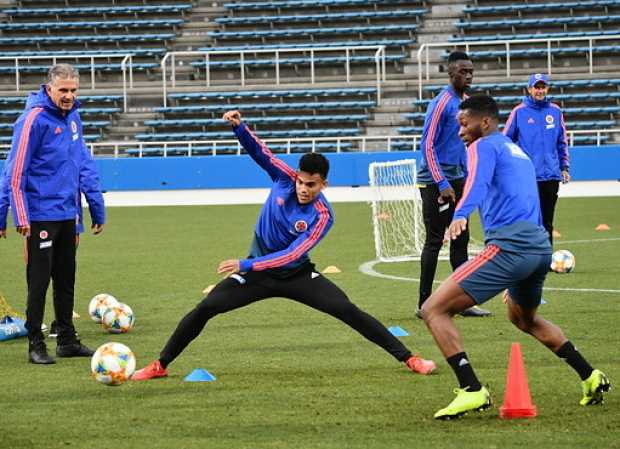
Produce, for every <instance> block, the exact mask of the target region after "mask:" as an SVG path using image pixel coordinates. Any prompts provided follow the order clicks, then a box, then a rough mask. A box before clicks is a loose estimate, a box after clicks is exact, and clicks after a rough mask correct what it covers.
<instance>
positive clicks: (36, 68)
mask: <svg viewBox="0 0 620 449" xmlns="http://www.w3.org/2000/svg"><path fill="white" fill-rule="evenodd" d="M73 67H75V68H76V69H78V70H84V71H85V72H87V71H90V70H91V68H94V69H95V71H97V72H120V71H121V70H122V64H121V63H120V62H118V63H99V62H98V63H95V64H93V66H92V67H91V65H90V64H82V63H80V64H73ZM156 67H159V64H157V63H155V62H134V63H133V64H132V70H133V71H134V72H143V71H148V70H151V69H154V68H156ZM49 68H50V66H49V64H48V65H31V64H24V63H23V62H22V64H21V65H20V67H19V70H20V72H29V73H47V71H48V70H49ZM0 73H10V74H14V73H15V65H14V64H13V65H8V66H0Z"/></svg>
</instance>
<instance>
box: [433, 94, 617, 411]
mask: <svg viewBox="0 0 620 449" xmlns="http://www.w3.org/2000/svg"><path fill="white" fill-rule="evenodd" d="M459 109H460V112H459V115H458V120H459V123H460V132H459V134H460V135H461V137H462V138H463V140H464V141H465V143H467V144H469V147H468V149H467V161H468V162H467V171H468V175H467V182H466V183H465V187H464V191H463V198H462V199H461V201H460V202H459V203H458V204H457V206H456V211H455V212H454V219H453V221H452V223H451V224H450V226H449V227H448V230H447V231H446V238H449V239H454V238H457V237H458V236H459V234H460V233H462V232H463V231H464V230H465V229H466V227H467V222H468V219H469V216H470V215H471V213H472V212H474V210H475V209H476V208H480V217H481V221H482V227H483V229H484V234H485V244H486V247H485V249H484V250H483V251H482V252H481V253H480V254H479V255H478V256H476V257H475V258H474V259H472V260H470V261H469V262H467V263H465V264H463V265H461V266H460V267H459V269H458V270H456V271H455V272H454V273H453V274H452V276H450V277H449V278H448V279H447V280H445V281H444V282H443V283H442V284H441V286H440V287H439V288H438V289H437V290H436V291H435V293H433V295H432V296H431V297H430V298H429V300H428V301H427V302H426V303H425V304H424V307H423V308H422V314H423V316H424V320H425V322H426V325H427V326H428V328H429V330H430V331H431V333H432V334H433V337H434V338H435V341H436V342H437V345H438V346H439V348H440V349H441V351H442V353H443V355H444V357H446V360H447V362H448V364H449V365H450V367H451V368H452V369H453V371H454V373H455V375H456V377H457V379H458V381H459V384H460V388H458V389H457V390H455V391H456V394H457V397H456V398H455V399H454V400H453V401H452V403H450V404H449V405H448V406H447V407H446V408H443V409H441V410H439V411H438V412H437V413H436V414H435V418H437V419H451V418H456V417H459V416H461V415H463V414H465V413H467V412H468V411H472V410H482V409H485V408H487V407H489V406H490V405H491V399H490V395H489V392H488V390H487V389H486V388H485V387H483V386H482V385H481V384H480V381H479V380H478V378H477V377H476V374H475V373H474V370H473V368H472V367H471V364H470V362H469V360H468V357H467V354H465V352H464V350H463V344H462V340H461V337H460V335H459V332H458V330H457V328H456V326H455V325H454V323H453V321H452V316H453V315H454V314H456V313H459V312H460V311H462V310H465V309H466V308H468V307H471V306H472V305H473V304H481V303H484V302H485V301H488V300H489V299H491V298H492V297H494V296H495V295H497V294H498V293H500V292H502V291H505V290H506V289H507V293H506V299H507V303H508V316H509V318H510V320H511V321H512V323H513V324H514V325H515V326H517V327H518V328H519V329H521V330H522V331H523V332H525V333H528V334H530V335H532V336H533V337H534V338H536V339H537V340H538V341H540V342H541V343H542V344H544V345H545V346H546V347H547V348H549V349H550V350H552V351H553V352H554V353H555V354H556V355H557V356H558V357H560V358H561V359H563V360H565V361H566V362H567V363H568V364H569V366H570V367H571V368H573V369H574V370H575V371H576V372H577V374H578V375H579V376H580V377H581V380H582V390H583V398H582V399H581V402H580V404H581V405H590V404H596V403H601V402H602V401H603V392H605V391H607V390H609V386H610V384H609V380H608V379H607V377H606V376H605V374H603V373H602V372H601V371H599V370H595V369H593V368H592V366H590V364H589V363H588V362H587V361H586V360H585V358H584V357H583V356H582V355H581V354H580V353H579V352H578V351H577V350H576V349H575V347H574V346H573V344H572V343H571V342H570V341H569V340H568V339H567V338H566V337H565V336H564V333H563V332H562V330H561V329H560V328H559V327H558V326H556V325H555V324H553V323H551V322H549V321H547V320H544V319H542V318H541V317H539V316H538V315H537V314H536V310H537V308H538V306H539V304H540V300H541V295H542V289H543V284H544V282H545V277H546V275H547V269H548V267H549V264H550V262H551V245H550V244H549V239H548V237H547V232H546V231H545V228H544V227H543V226H542V222H541V217H540V206H539V201H538V192H537V188H536V176H535V174H534V166H533V165H532V162H531V161H530V159H529V157H528V156H527V154H525V152H524V151H523V150H522V149H521V148H520V147H519V146H518V145H516V144H515V143H513V142H512V141H511V140H510V139H508V138H507V137H506V136H504V135H502V134H501V133H499V132H498V131H497V125H498V121H499V109H498V107H497V103H495V100H493V98H491V97H489V96H486V95H480V96H474V97H470V98H468V99H467V100H465V101H463V102H462V103H461V105H460V106H459ZM513 412H515V413H516V412H519V411H510V413H513ZM501 413H503V412H501ZM506 413H508V412H506ZM519 413H526V414H525V415H523V414H522V415H518V416H517V415H505V416H506V417H524V416H535V410H525V411H521V412H519Z"/></svg>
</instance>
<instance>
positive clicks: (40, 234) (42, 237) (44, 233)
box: [39, 230, 49, 240]
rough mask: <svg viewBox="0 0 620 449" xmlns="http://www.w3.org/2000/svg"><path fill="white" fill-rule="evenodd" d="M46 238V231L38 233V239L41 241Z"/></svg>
mask: <svg viewBox="0 0 620 449" xmlns="http://www.w3.org/2000/svg"><path fill="white" fill-rule="evenodd" d="M48 236H49V234H48V233H47V231H46V230H43V231H41V232H39V238H40V239H41V240H45V239H46V238H47V237H48Z"/></svg>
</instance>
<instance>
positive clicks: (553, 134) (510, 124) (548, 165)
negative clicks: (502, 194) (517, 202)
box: [504, 73, 570, 246]
mask: <svg viewBox="0 0 620 449" xmlns="http://www.w3.org/2000/svg"><path fill="white" fill-rule="evenodd" d="M527 91H528V94H529V95H527V96H526V97H524V98H523V101H522V102H521V104H519V105H518V106H516V107H515V108H514V109H513V110H512V112H511V113H510V116H509V117H508V120H507V121H506V126H505V128H504V135H506V136H508V137H509V138H510V139H511V140H512V141H513V142H514V143H516V144H517V145H519V147H521V148H522V149H523V151H525V154H527V155H528V156H529V158H530V160H531V161H532V163H533V164H534V169H535V170H536V181H537V183H538V197H539V198H540V209H541V212H542V221H543V226H544V227H545V229H546V230H547V232H548V233H549V241H550V242H551V245H552V246H553V215H554V213H555V205H556V203H557V201H558V190H559V187H560V181H562V182H563V183H564V184H566V183H567V182H569V181H570V174H569V172H568V170H569V159H568V137H567V134H566V124H565V123H564V115H563V114H562V110H561V109H560V107H559V106H558V105H557V104H555V103H551V101H549V98H548V97H547V95H548V94H549V77H548V76H547V75H545V74H544V73H535V74H533V75H531V76H530V78H529V81H528V85H527Z"/></svg>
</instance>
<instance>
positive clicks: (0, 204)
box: [0, 167, 9, 229]
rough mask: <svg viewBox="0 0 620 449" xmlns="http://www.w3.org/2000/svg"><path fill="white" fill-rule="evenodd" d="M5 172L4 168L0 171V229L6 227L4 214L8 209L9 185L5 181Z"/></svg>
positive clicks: (5, 214)
mask: <svg viewBox="0 0 620 449" xmlns="http://www.w3.org/2000/svg"><path fill="white" fill-rule="evenodd" d="M5 168H6V167H5ZM5 173H6V170H2V173H0V229H6V216H7V213H8V211H9V186H8V185H7V183H6V179H5V178H6V176H5Z"/></svg>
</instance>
